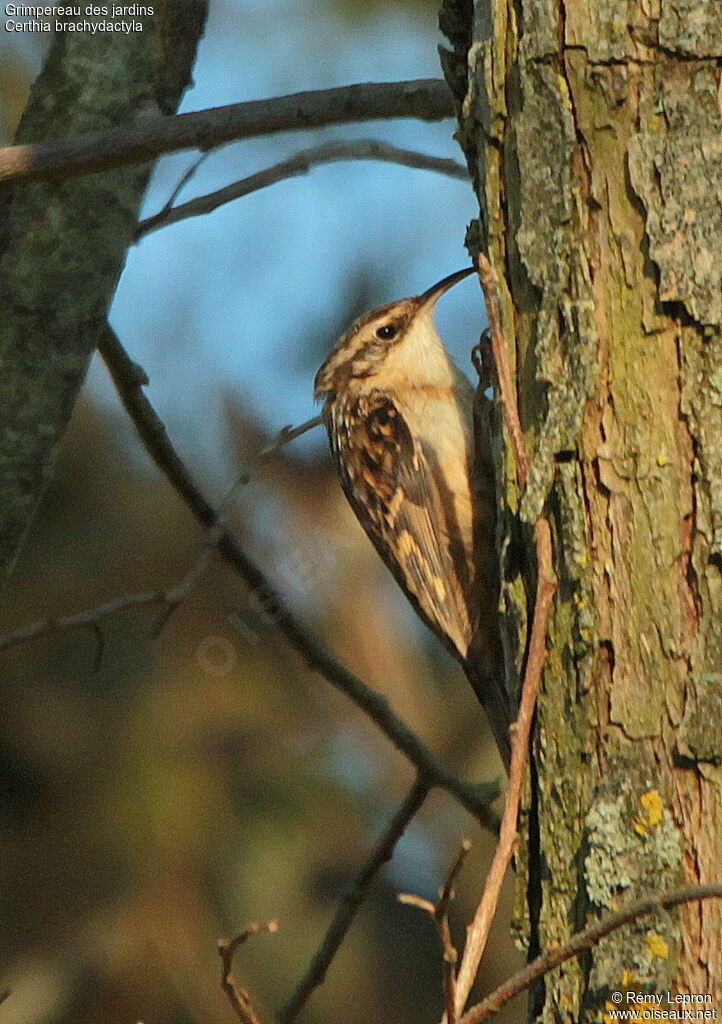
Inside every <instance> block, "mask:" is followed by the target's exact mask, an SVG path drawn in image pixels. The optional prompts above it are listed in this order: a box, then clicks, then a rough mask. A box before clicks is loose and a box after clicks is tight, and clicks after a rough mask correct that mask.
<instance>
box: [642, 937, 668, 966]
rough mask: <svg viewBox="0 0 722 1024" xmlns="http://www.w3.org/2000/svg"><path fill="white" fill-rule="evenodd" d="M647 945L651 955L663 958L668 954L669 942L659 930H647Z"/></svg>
mask: <svg viewBox="0 0 722 1024" xmlns="http://www.w3.org/2000/svg"><path fill="white" fill-rule="evenodd" d="M646 938H647V946H648V947H649V952H650V953H651V954H652V956H658V957H661V958H662V959H663V960H666V958H667V957H668V956H669V943H668V942H667V940H666V939H665V938H664V936H663V935H660V934H659V932H647V937H646Z"/></svg>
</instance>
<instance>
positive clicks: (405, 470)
mask: <svg viewBox="0 0 722 1024" xmlns="http://www.w3.org/2000/svg"><path fill="white" fill-rule="evenodd" d="M472 272H473V268H468V269H466V270H460V271H458V272H457V273H455V274H451V275H450V276H449V277H445V278H444V279H443V280H442V281H439V283H438V284H435V285H434V286H433V288H429V289H428V290H427V291H425V292H423V294H421V295H417V296H415V297H413V298H409V299H402V300H401V301H400V302H392V303H389V305H387V306H381V307H380V308H379V309H375V310H373V311H372V312H370V313H366V314H365V315H364V316H361V317H359V319H358V320H356V321H355V323H354V324H353V325H352V326H351V328H350V329H349V330H348V331H347V332H346V333H345V334H344V335H343V336H342V337H341V338H340V339H339V341H338V342H337V343H336V345H335V346H334V348H333V350H332V352H331V354H330V355H329V357H328V359H327V360H326V361H325V363H324V364H323V366H322V367H321V368H320V370H319V371H318V373H317V374H316V392H315V393H316V398H317V399H319V400H321V401H323V402H324V410H323V417H324V421H325V423H326V427H327V430H328V436H329V439H330V442H331V451H332V454H333V459H334V462H335V464H336V468H337V470H338V474H339V477H340V480H341V485H342V487H343V489H344V492H345V494H346V497H347V498H348V500H349V502H350V504H351V507H352V508H353V510H354V512H355V513H356V516H357V518H358V519H359V521H360V523H361V525H362V526H363V528H364V530H365V531H366V533H367V534H368V536H369V537H370V539H371V541H372V542H373V544H374V546H375V547H376V550H377V551H378V552H379V554H380V555H381V557H382V558H383V560H384V562H385V563H386V565H387V566H388V567H389V569H390V570H391V572H392V573H393V574H394V576H395V577H396V580H397V581H398V583H399V584H400V586H401V588H402V589H403V591H404V593H405V594H406V596H407V597H408V598H409V600H410V601H411V603H412V605H413V606H414V608H415V609H416V611H417V612H418V614H419V615H420V616H421V618H422V619H423V621H424V622H425V623H426V624H427V626H429V627H430V628H431V629H432V630H433V631H434V633H436V635H437V636H438V637H439V638H440V639H441V640H442V642H443V643H444V644H445V646H446V647H447V648H448V649H449V650H450V651H451V653H452V654H453V655H454V656H455V657H456V658H457V659H458V660H459V661H460V662H461V664H462V665H463V667H464V669H465V671H466V674H467V676H468V677H469V679H470V681H471V683H472V685H473V687H474V689H475V691H476V693H477V695H478V697H479V699H480V700H481V702H482V704H483V705H484V707H485V708H486V710H487V713H488V715H489V719H490V722H491V726H492V729H493V732H494V736H495V739H496V742H497V745H498V747H499V752H500V754H501V756H502V759H503V760H504V763H505V764H506V765H507V766H508V763H509V709H508V701H507V698H506V692H505V689H504V682H503V659H502V656H501V644H500V641H499V633H498V616H497V604H498V594H499V584H498V575H497V567H496V566H497V560H496V554H495V546H494V532H495V523H496V506H495V497H494V477H493V463H492V460H491V454H490V451H489V425H488V420H487V412H486V409H485V408H480V407H479V402H477V405H476V408H475V403H474V390H473V388H472V386H471V383H470V382H469V380H468V379H467V378H466V377H465V376H464V374H463V373H462V372H461V370H459V368H458V367H457V366H456V364H455V363H454V361H453V359H452V358H451V356H450V355H449V354H448V352H447V351H446V349H445V347H444V344H443V342H442V341H441V338H440V337H439V335H438V333H437V331H436V327H435V324H434V309H435V306H436V302H437V300H438V299H439V298H440V297H441V296H442V295H443V294H444V292H446V291H448V289H449V288H451V287H453V285H455V284H456V283H457V282H458V281H461V280H462V278H465V277H466V276H467V275H468V274H471V273H472ZM481 401H482V403H483V401H484V400H483V396H482V398H481ZM475 413H476V415H475Z"/></svg>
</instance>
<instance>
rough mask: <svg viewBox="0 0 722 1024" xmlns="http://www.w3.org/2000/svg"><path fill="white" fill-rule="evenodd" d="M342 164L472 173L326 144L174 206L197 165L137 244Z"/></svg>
mask: <svg viewBox="0 0 722 1024" xmlns="http://www.w3.org/2000/svg"><path fill="white" fill-rule="evenodd" d="M338 160H383V161H386V162H388V163H395V164H403V165H404V166H405V167H415V168H418V169H419V170H425V171H436V172H437V173H438V174H446V175H448V176H449V177H452V178H458V179H460V180H461V181H468V180H469V173H468V171H467V169H466V167H464V166H463V164H460V163H458V162H457V161H456V160H450V159H447V158H445V157H438V156H429V155H427V154H425V153H418V152H416V150H413V149H400V148H399V147H398V146H392V145H391V144H390V143H388V142H380V141H379V140H377V139H360V140H358V141H350V142H342V141H338V142H325V143H323V144H322V145H320V146H314V147H313V148H312V149H303V150H301V151H300V152H299V153H295V154H294V155H293V156H291V157H289V158H288V159H287V160H281V161H280V163H277V164H274V165H273V166H272V167H267V168H266V169H265V170H263V171H259V172H258V173H257V174H251V175H249V177H247V178H243V179H242V180H241V181H236V182H234V183H233V184H232V185H227V186H226V187H225V188H221V189H218V191H216V192H210V193H209V194H208V195H205V196H200V197H199V198H197V199H191V200H189V201H188V202H187V203H181V204H180V205H178V206H173V202H174V197H175V196H177V194H178V191H179V189H180V188H182V187H183V185H184V184H185V182H186V181H187V180H188V176H189V175H190V174H193V173H195V171H196V169H197V163H196V164H194V165H193V166H192V167H191V168H190V171H189V172H187V173H186V175H184V177H183V180H182V181H181V182H180V184H179V185H178V186H176V188H175V189H174V191H173V196H172V197H171V198H170V199H169V201H168V202H167V203H166V204H165V206H164V207H163V209H162V210H161V211H160V212H159V213H156V214H155V215H154V216H152V217H147V218H146V219H145V220H142V221H141V222H140V223H139V224H138V228H137V231H136V235H135V237H136V241H137V240H138V239H140V238H142V237H143V236H144V235H147V234H148V233H149V232H151V231H155V230H156V229H157V228H163V227H168V225H170V224H176V223H177V222H178V221H180V220H186V219H187V218H188V217H199V216H202V215H203V214H207V213H212V212H213V210H217V209H218V207H219V206H223V205H224V204H225V203H230V202H232V201H233V200H234V199H240V198H241V197H242V196H247V195H249V194H250V193H251V192H257V191H258V190H259V189H262V188H267V187H268V186H269V185H275V184H276V183H277V182H279V181H285V180H286V179H287V178H292V177H295V176H296V175H299V174H307V173H308V172H309V171H310V170H311V168H312V167H316V166H318V165H319V164H325V163H332V162H334V161H338Z"/></svg>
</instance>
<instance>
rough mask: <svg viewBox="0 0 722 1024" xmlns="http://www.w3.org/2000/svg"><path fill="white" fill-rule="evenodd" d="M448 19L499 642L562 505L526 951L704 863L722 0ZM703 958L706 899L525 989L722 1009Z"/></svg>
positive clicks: (714, 730)
mask: <svg viewBox="0 0 722 1024" xmlns="http://www.w3.org/2000/svg"><path fill="white" fill-rule="evenodd" d="M442 27H444V28H445V31H446V32H447V35H448V36H449V38H450V40H451V43H452V49H451V50H449V51H447V52H445V53H444V54H443V57H442V60H443V64H444V69H445V72H446V75H447V79H448V81H449V84H450V85H451V87H452V89H454V91H455V97H456V101H457V107H458V110H459V115H460V135H459V137H460V141H461V143H462V146H463V148H464V151H465V154H466V157H467V161H468V163H469V166H470V169H471V171H472V175H473V178H474V182H475V185H476V188H477V194H478V196H479V200H480V207H481V209H482V211H483V213H482V218H481V226H480V230H479V233H478V240H479V242H480V244H482V245H484V246H485V247H486V248H487V249H488V251H489V253H490V257H491V259H492V261H493V263H494V265H495V267H496V270H497V273H498V274H499V277H500V279H501V296H500V299H501V303H502V309H503V314H504V323H505V331H506V335H507V341H508V343H509V345H510V347H511V348H512V350H513V352H512V355H513V358H515V360H516V373H517V385H518V389H519V397H520V406H521V412H522V422H523V426H524V429H525V431H526V434H527V444H528V446H529V449H530V451H532V452H533V463H534V470H533V473H532V475H531V478H530V482H529V486H528V487H527V489H526V492H525V493H524V495H523V496H519V495H518V494H517V492H516V488H515V485H514V482H513V481H514V474H513V467H510V466H509V465H508V464H506V465H505V464H504V461H503V460H504V456H503V448H502V445H501V444H499V451H498V453H497V455H498V458H499V460H500V470H501V472H500V474H499V479H501V480H502V481H505V482H506V486H505V488H503V493H502V494H501V495H500V501H501V503H502V517H501V520H502V522H503V523H505V524H514V523H515V524H517V525H516V529H517V530H518V531H519V532H520V534H521V536H522V538H523V539H524V540H525V544H526V547H527V557H526V559H522V560H521V561H519V560H518V559H514V560H512V559H510V558H509V557H508V552H509V550H510V545H509V543H508V537H507V538H506V539H505V540H504V541H503V542H502V548H501V550H502V558H503V559H504V560H505V564H504V578H505V581H506V583H505V588H504V595H503V612H504V614H505V618H506V624H505V625H506V632H507V647H508V650H509V651H510V652H511V654H512V660H513V662H514V663H515V664H516V665H517V666H518V662H519V658H520V652H521V651H522V650H523V642H524V637H523V636H522V637H521V638H519V636H518V629H519V625H520V624H523V623H524V622H525V621H526V616H527V614H528V608H527V606H526V597H525V595H526V594H528V593H532V592H533V591H532V589H531V588H532V586H533V559H532V557H531V550H532V549H531V543H530V540H529V528H530V527H531V525H532V524H533V522H534V520H535V518H536V516H537V515H538V514H539V512H540V511H541V509H542V508H545V509H546V510H547V512H548V514H549V515H550V517H551V519H552V522H553V524H554V528H555V554H556V562H557V565H556V568H557V573H558V576H559V580H560V591H559V594H558V598H557V603H556V608H555V613H554V619H553V623H552V627H551V631H550V637H549V647H550V652H549V659H548V663H547V666H546V670H545V674H544V685H543V690H542V693H541V695H540V700H539V707H538V720H537V729H536V736H535V741H534V749H533V762H534V763H533V774H532V780H533V785H532V792H531V795H530V800H529V806H528V808H527V815H526V817H525V819H524V825H525V836H526V840H527V843H526V851H525V855H524V856H523V857H522V860H523V861H524V863H523V864H522V865H520V866H521V868H522V870H521V871H520V877H519V883H518V901H517V902H518V909H519V915H518V916H519V919H518V922H517V927H518V929H519V932H520V934H521V935H522V936H523V939H524V941H525V943H526V944H527V946H528V948H529V949H530V951H531V953H536V952H537V951H539V950H542V951H544V950H547V949H549V948H550V946H551V944H552V943H561V942H564V941H565V940H566V939H568V938H569V936H570V935H571V933H572V932H573V931H575V930H576V929H577V928H579V927H581V926H583V925H584V924H585V923H586V922H588V921H590V920H591V919H592V918H594V917H596V916H597V915H598V914H599V913H601V912H602V911H603V910H605V909H607V908H610V907H613V906H617V905H619V904H621V903H622V902H623V901H625V900H627V899H631V898H634V897H636V896H638V895H641V894H642V893H644V892H646V891H648V890H650V889H652V890H660V889H664V888H667V887H669V886H672V885H676V884H679V883H680V882H682V881H687V882H690V883H697V882H715V881H719V880H720V878H722V857H721V855H720V850H722V841H721V840H722V806H721V797H722V792H721V789H720V786H721V783H722V769H721V768H720V763H721V762H722V576H721V570H722V369H721V368H722V331H721V329H720V328H721V326H722V262H721V261H720V258H719V245H720V238H721V237H722V202H721V201H720V196H722V141H720V140H721V139H722V115H721V113H720V72H719V67H718V64H719V62H720V60H721V59H722V8H721V7H720V5H719V3H718V2H717V0H516V2H507V0H493V2H492V0H475V2H474V3H473V4H472V3H471V2H468V0H446V3H445V4H444V8H443V11H442ZM472 241H473V233H472ZM510 528H511V527H510ZM519 564H520V565H521V566H522V569H523V571H524V576H523V577H520V576H519V568H518V565H519ZM525 567H526V568H525ZM511 667H512V669H513V665H512V666H511ZM512 674H513V672H512ZM721 986H722V907H721V906H720V903H719V901H709V902H706V903H704V904H699V905H692V906H690V907H687V908H685V909H684V910H682V911H680V912H679V913H678V914H677V913H674V914H668V913H660V914H659V915H657V919H656V921H654V922H653V923H650V921H649V920H646V921H644V922H642V923H639V924H633V925H630V926H628V927H626V928H625V929H623V930H622V931H620V932H617V933H614V934H613V935H610V936H609V937H608V938H607V939H605V940H604V942H603V943H602V944H601V945H600V946H599V947H598V949H596V950H595V951H594V952H593V953H591V954H590V955H589V956H588V957H586V958H582V959H580V960H578V961H574V962H569V963H567V964H565V965H564V966H563V967H562V968H561V969H560V970H559V971H557V972H555V973H554V974H553V975H550V976H549V977H547V979H546V981H545V984H544V985H543V986H542V987H540V989H539V990H537V991H536V992H535V993H534V994H533V1000H532V1007H531V1016H532V1017H534V1016H538V1017H539V1018H540V1019H542V1020H545V1021H546V1020H548V1021H555V1022H560V1021H569V1022H572V1021H575V1022H576V1021H580V1020H589V1021H601V1020H603V1019H604V1014H605V1012H606V1011H607V1010H608V1007H607V1006H606V1004H607V1000H608V999H609V998H610V994H611V992H613V991H615V990H625V989H628V990H632V991H635V992H662V993H665V992H666V991H667V990H668V989H670V990H673V991H677V992H679V993H711V994H712V996H713V998H714V999H715V1000H716V1003H715V1005H716V1006H717V1007H718V1009H722V990H721ZM624 1005H626V1004H624Z"/></svg>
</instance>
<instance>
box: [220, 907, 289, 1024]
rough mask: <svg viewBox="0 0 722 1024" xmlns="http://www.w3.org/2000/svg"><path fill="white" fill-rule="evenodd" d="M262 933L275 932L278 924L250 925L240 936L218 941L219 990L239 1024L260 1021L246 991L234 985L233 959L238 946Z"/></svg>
mask: <svg viewBox="0 0 722 1024" xmlns="http://www.w3.org/2000/svg"><path fill="white" fill-rule="evenodd" d="M262 931H264V932H277V931H278V922H277V921H268V922H267V923H266V924H251V925H249V926H248V928H246V930H245V931H244V932H241V934H240V935H236V937H235V939H231V940H230V942H226V941H225V940H224V939H219V940H218V955H219V956H220V958H221V988H222V989H223V991H224V992H225V994H226V995H227V996H228V1001H229V1003H230V1004H231V1006H232V1007H233V1010H234V1012H235V1014H236V1016H237V1017H238V1019H239V1020H240V1021H241V1024H260V1019H259V1018H258V1017H257V1015H256V1012H255V1010H254V1009H253V1005H252V1003H251V997H250V995H249V994H248V992H247V990H246V989H244V988H240V987H239V986H238V985H237V984H236V981H235V978H234V977H233V957H234V956H235V954H236V950H237V949H238V947H239V946H241V945H243V943H244V942H246V941H247V940H248V939H249V938H250V937H251V936H252V935H257V934H258V933H259V932H262Z"/></svg>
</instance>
